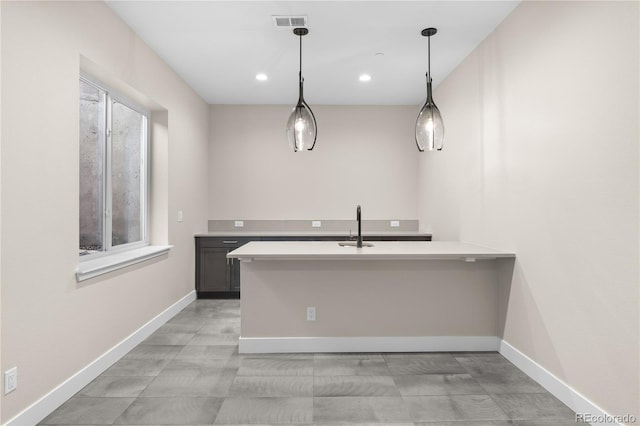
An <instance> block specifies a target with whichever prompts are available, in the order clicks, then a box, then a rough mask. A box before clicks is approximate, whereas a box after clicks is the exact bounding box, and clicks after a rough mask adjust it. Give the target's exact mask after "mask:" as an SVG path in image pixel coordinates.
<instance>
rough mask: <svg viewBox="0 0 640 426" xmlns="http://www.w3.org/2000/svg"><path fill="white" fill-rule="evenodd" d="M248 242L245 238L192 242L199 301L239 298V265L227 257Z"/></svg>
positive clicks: (199, 239)
mask: <svg viewBox="0 0 640 426" xmlns="http://www.w3.org/2000/svg"><path fill="white" fill-rule="evenodd" d="M249 241H251V239H248V238H242V239H230V238H217V237H211V238H210V237H206V238H202V237H198V238H196V291H197V293H198V297H199V298H211V297H213V298H238V297H240V262H239V261H238V259H227V253H229V252H230V251H233V250H235V249H236V248H238V247H240V246H241V245H243V244H246V243H247V242H249Z"/></svg>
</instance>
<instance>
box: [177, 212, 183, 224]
mask: <svg viewBox="0 0 640 426" xmlns="http://www.w3.org/2000/svg"><path fill="white" fill-rule="evenodd" d="M183 220H184V213H183V212H182V210H178V222H182V221H183Z"/></svg>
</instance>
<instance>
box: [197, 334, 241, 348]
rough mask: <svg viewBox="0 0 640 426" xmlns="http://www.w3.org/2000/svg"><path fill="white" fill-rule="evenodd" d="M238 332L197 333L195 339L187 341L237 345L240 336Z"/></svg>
mask: <svg viewBox="0 0 640 426" xmlns="http://www.w3.org/2000/svg"><path fill="white" fill-rule="evenodd" d="M239 337H240V336H239V335H237V334H203V333H198V334H196V335H195V336H194V337H193V339H191V340H190V341H189V343H187V345H196V346H225V345H231V346H237V345H238V338H239Z"/></svg>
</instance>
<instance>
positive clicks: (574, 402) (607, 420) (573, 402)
mask: <svg viewBox="0 0 640 426" xmlns="http://www.w3.org/2000/svg"><path fill="white" fill-rule="evenodd" d="M499 352H500V354H501V355H502V356H503V357H505V358H506V359H507V360H509V361H510V362H511V363H512V364H513V365H515V366H516V367H518V368H519V369H520V370H522V371H523V372H524V373H525V374H526V375H527V376H529V377H531V378H532V379H533V380H535V381H536V382H538V383H539V384H540V385H541V386H542V387H543V388H545V389H546V390H548V391H549V392H550V393H551V394H552V395H553V396H555V397H556V398H558V399H559V400H560V401H562V402H563V403H564V404H565V405H566V406H567V407H569V408H571V409H572V410H573V411H575V412H576V413H577V414H585V415H587V414H588V415H591V418H592V419H599V420H604V421H597V422H594V423H593V424H598V425H621V424H622V423H617V422H616V421H613V417H612V416H611V415H609V414H608V413H607V412H606V411H604V410H603V409H601V408H600V407H598V406H597V405H596V404H594V403H593V402H591V401H589V400H588V399H587V398H586V397H584V396H583V395H581V394H580V393H579V392H578V391H576V390H575V389H573V388H572V387H571V386H569V385H568V384H566V383H565V382H563V381H562V380H560V379H559V378H558V377H556V376H555V375H553V374H552V373H551V372H550V371H548V370H547V369H545V368H544V367H542V366H541V365H540V364H538V363H537V362H535V361H534V360H532V359H531V358H529V357H528V356H527V355H525V354H523V353H522V352H520V351H519V350H518V349H516V348H514V347H513V346H511V345H510V344H509V343H507V342H505V341H504V340H502V341H501V342H500V350H499Z"/></svg>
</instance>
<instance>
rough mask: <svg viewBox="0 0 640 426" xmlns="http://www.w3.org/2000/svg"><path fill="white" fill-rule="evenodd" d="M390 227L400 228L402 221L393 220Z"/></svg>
mask: <svg viewBox="0 0 640 426" xmlns="http://www.w3.org/2000/svg"><path fill="white" fill-rule="evenodd" d="M389 225H390V226H391V227H392V228H399V227H400V221H399V220H392V221H391V222H389Z"/></svg>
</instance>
